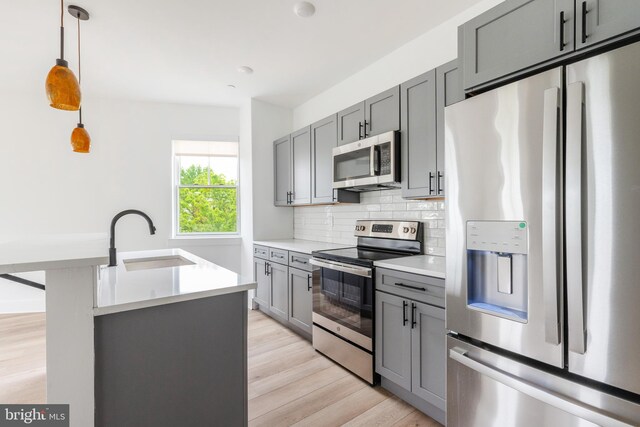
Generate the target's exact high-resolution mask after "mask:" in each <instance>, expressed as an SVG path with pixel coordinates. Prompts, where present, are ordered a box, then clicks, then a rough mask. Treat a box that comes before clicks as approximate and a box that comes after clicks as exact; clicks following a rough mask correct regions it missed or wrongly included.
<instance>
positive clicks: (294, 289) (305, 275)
mask: <svg viewBox="0 0 640 427" xmlns="http://www.w3.org/2000/svg"><path fill="white" fill-rule="evenodd" d="M311 303H312V290H311V272H309V271H305V270H300V269H297V268H291V267H289V323H291V324H292V325H294V326H296V327H298V328H300V329H301V330H302V331H304V332H306V333H308V334H311Z"/></svg>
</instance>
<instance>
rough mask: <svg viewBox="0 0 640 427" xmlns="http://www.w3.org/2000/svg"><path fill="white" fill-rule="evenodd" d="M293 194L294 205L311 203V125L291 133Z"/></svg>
mask: <svg viewBox="0 0 640 427" xmlns="http://www.w3.org/2000/svg"><path fill="white" fill-rule="evenodd" d="M291 160H292V161H291V195H290V197H289V200H290V202H291V204H292V205H308V204H310V203H311V127H310V126H307V127H305V128H302V129H300V130H299V131H297V132H294V133H292V134H291Z"/></svg>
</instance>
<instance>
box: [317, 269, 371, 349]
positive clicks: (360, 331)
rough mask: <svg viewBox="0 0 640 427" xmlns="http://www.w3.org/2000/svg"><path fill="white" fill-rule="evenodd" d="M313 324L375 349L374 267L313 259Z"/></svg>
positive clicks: (362, 345) (365, 347)
mask: <svg viewBox="0 0 640 427" xmlns="http://www.w3.org/2000/svg"><path fill="white" fill-rule="evenodd" d="M311 264H313V265H315V266H316V267H319V268H318V269H315V270H314V272H313V323H315V324H316V325H318V326H321V327H323V328H324V329H327V330H329V331H331V332H333V333H335V334H336V335H339V336H341V337H343V338H345V339H347V340H348V341H351V342H352V343H354V344H357V345H358V346H360V347H362V348H364V349H366V350H368V351H372V348H373V345H372V336H373V307H374V302H373V295H374V292H373V269H371V268H367V267H360V266H356V265H350V264H343V263H337V262H334V261H327V260H323V259H322V260H321V259H317V258H312V259H311Z"/></svg>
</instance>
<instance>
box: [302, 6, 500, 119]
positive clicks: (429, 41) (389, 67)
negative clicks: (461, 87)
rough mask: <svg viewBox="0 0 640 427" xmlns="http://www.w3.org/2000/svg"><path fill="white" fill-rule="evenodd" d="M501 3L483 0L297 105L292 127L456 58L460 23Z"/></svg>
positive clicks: (320, 116) (346, 105)
mask: <svg viewBox="0 0 640 427" xmlns="http://www.w3.org/2000/svg"><path fill="white" fill-rule="evenodd" d="M501 2H502V0H484V1H482V2H480V3H478V4H476V5H475V6H473V7H471V8H469V9H467V10H465V11H464V12H462V13H460V14H459V15H456V16H455V17H453V18H451V19H450V20H448V21H446V22H444V23H442V24H441V25H439V26H437V27H435V28H434V29H432V30H431V31H428V32H426V33H424V34H423V35H421V36H420V37H418V38H416V39H414V40H412V41H410V42H409V43H407V44H405V45H403V46H401V47H400V48H398V49H396V50H395V51H393V52H391V53H390V54H389V55H387V56H385V57H383V58H381V59H379V60H378V61H376V62H374V63H373V64H371V65H369V66H368V67H366V68H364V69H362V70H361V71H359V72H357V73H355V74H353V75H352V76H351V77H349V78H347V79H345V80H343V81H342V82H340V83H338V84H337V85H335V86H333V87H331V88H330V89H328V90H326V91H324V92H322V93H321V94H319V95H318V96H316V97H314V98H312V99H310V100H309V101H307V102H305V103H304V104H302V105H300V106H298V107H296V108H295V109H294V110H293V128H294V129H300V128H302V127H303V126H306V125H309V124H311V123H313V122H315V121H317V120H320V119H322V118H324V117H327V116H329V115H330V114H333V113H335V112H337V111H340V110H342V109H344V108H347V107H349V106H350V105H353V104H355V103H357V102H360V101H362V100H364V99H366V98H368V97H370V96H372V95H375V94H377V93H380V92H382V91H384V90H386V89H389V88H390V87H392V86H395V85H398V84H400V83H402V82H405V81H407V80H409V79H411V78H413V77H415V76H418V75H420V74H422V73H424V72H426V71H428V70H430V69H432V68H435V67H437V66H439V65H441V64H444V63H445V62H448V61H451V60H453V59H455V58H456V57H457V55H458V44H457V43H458V42H457V33H458V26H459V25H461V24H463V23H465V22H466V21H468V20H469V19H471V18H473V17H475V16H477V15H479V14H481V13H482V12H484V11H486V10H487V9H490V8H491V7H493V6H495V5H496V4H498V3H501ZM381 28H384V25H382V27H381ZM336 66H339V64H336Z"/></svg>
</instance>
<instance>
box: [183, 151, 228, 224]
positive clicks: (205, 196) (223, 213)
mask: <svg viewBox="0 0 640 427" xmlns="http://www.w3.org/2000/svg"><path fill="white" fill-rule="evenodd" d="M173 161H174V174H173V175H174V179H173V182H174V201H175V202H174V205H175V211H174V212H175V213H174V224H175V228H174V229H175V235H176V236H185V235H214V234H238V233H239V224H240V209H239V206H238V203H239V197H238V188H239V187H238V143H237V142H227V141H212V142H210V141H173Z"/></svg>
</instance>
